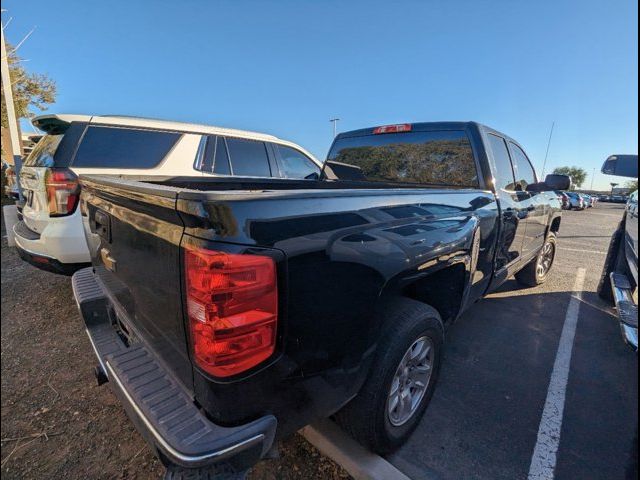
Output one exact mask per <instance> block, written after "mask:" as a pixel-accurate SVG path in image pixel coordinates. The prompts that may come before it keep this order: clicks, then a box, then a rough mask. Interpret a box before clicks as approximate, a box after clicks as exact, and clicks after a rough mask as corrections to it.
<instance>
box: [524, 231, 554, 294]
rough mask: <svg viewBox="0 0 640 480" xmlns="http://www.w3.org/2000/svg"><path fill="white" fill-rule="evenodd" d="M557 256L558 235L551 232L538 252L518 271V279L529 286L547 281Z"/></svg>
mask: <svg viewBox="0 0 640 480" xmlns="http://www.w3.org/2000/svg"><path fill="white" fill-rule="evenodd" d="M555 258H556V235H555V233H549V234H548V235H547V239H546V240H545V242H544V245H542V248H541V249H540V251H539V252H538V255H536V257H535V258H534V259H533V260H531V261H530V262H529V263H528V264H527V265H526V266H525V267H524V268H523V269H522V270H520V271H519V272H518V273H516V281H517V282H518V283H520V284H521V285H525V286H527V287H535V286H537V285H541V284H543V283H544V282H546V280H547V278H548V276H549V272H550V271H551V267H553V262H554V260H555Z"/></svg>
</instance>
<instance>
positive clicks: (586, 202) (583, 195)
mask: <svg viewBox="0 0 640 480" xmlns="http://www.w3.org/2000/svg"><path fill="white" fill-rule="evenodd" d="M578 195H580V197H581V198H582V200H584V206H585V208H591V207H593V198H592V197H591V195H589V194H588V193H579V194H578Z"/></svg>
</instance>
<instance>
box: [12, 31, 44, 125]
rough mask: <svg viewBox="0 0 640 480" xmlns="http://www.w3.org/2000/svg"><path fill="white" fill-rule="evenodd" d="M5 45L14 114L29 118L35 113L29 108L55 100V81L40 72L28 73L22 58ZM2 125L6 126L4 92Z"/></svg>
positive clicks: (41, 105) (41, 107) (42, 107)
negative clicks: (11, 85)
mask: <svg viewBox="0 0 640 480" xmlns="http://www.w3.org/2000/svg"><path fill="white" fill-rule="evenodd" d="M6 46H7V53H8V60H9V72H10V75H11V82H12V84H13V103H14V107H15V109H16V116H17V117H18V119H20V118H31V117H33V116H34V115H35V114H34V113H33V112H31V110H30V109H31V108H35V109H38V110H44V109H45V108H47V106H48V105H50V104H51V103H53V102H55V100H56V83H55V82H54V81H53V80H51V79H50V78H49V77H48V76H46V75H44V74H41V73H29V72H27V70H26V69H25V68H24V66H23V61H22V59H21V58H20V57H19V56H18V53H17V52H16V51H15V49H14V48H13V47H12V46H11V45H9V44H8V43H7V44H6ZM1 103H2V126H3V127H7V126H8V123H7V110H6V107H5V103H4V92H3V95H2V102H1Z"/></svg>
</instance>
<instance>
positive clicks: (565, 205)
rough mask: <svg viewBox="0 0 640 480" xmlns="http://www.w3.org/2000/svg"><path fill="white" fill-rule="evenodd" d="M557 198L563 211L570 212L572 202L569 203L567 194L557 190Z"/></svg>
mask: <svg viewBox="0 0 640 480" xmlns="http://www.w3.org/2000/svg"><path fill="white" fill-rule="evenodd" d="M556 196H557V197H558V200H559V201H560V205H561V207H562V209H563V210H569V209H570V208H571V202H570V201H569V196H568V195H567V194H566V193H565V192H562V191H560V190H557V191H556Z"/></svg>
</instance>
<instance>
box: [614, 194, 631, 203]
mask: <svg viewBox="0 0 640 480" xmlns="http://www.w3.org/2000/svg"><path fill="white" fill-rule="evenodd" d="M628 199H629V197H627V196H626V195H620V194H616V195H611V202H613V203H627V200H628Z"/></svg>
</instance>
